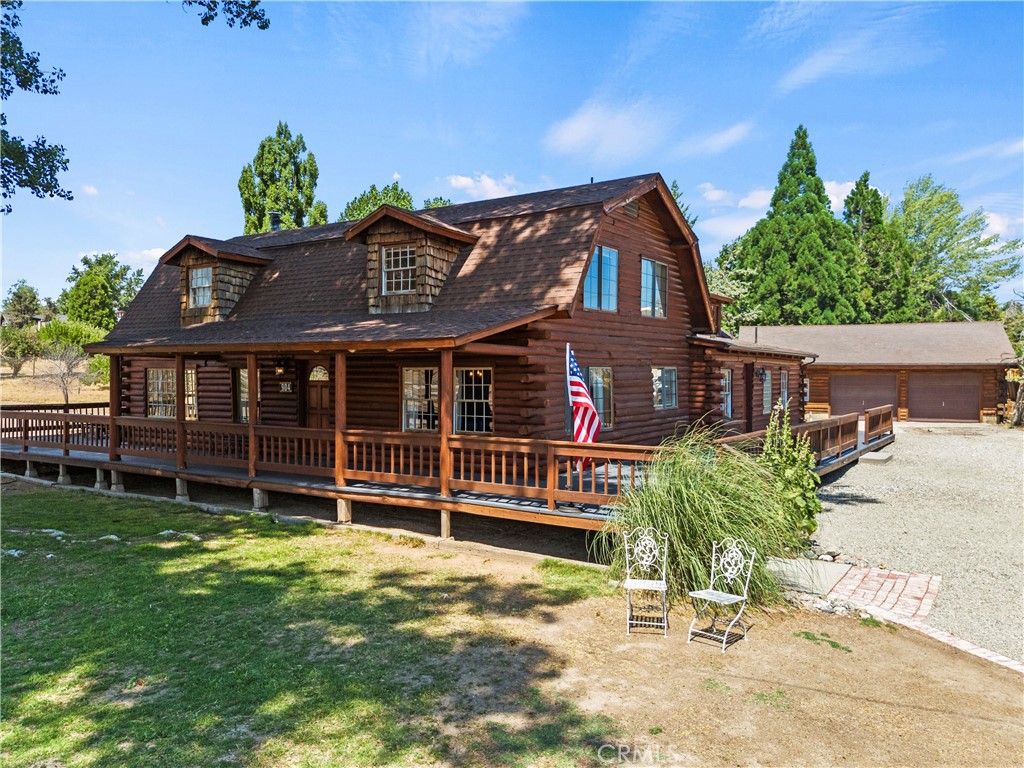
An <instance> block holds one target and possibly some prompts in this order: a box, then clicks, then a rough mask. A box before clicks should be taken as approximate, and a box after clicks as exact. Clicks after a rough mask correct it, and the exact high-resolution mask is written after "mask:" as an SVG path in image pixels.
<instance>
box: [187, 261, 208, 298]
mask: <svg viewBox="0 0 1024 768" xmlns="http://www.w3.org/2000/svg"><path fill="white" fill-rule="evenodd" d="M212 303H213V267H192V269H190V270H189V271H188V305H189V307H208V306H210V304H212Z"/></svg>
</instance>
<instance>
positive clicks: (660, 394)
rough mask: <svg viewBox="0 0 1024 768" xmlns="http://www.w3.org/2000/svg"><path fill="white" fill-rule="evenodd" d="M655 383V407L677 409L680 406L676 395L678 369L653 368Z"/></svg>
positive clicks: (652, 375) (652, 376)
mask: <svg viewBox="0 0 1024 768" xmlns="http://www.w3.org/2000/svg"><path fill="white" fill-rule="evenodd" d="M651 378H652V379H653V381H654V407H655V408H675V407H677V405H678V398H677V395H676V369H675V368H651Z"/></svg>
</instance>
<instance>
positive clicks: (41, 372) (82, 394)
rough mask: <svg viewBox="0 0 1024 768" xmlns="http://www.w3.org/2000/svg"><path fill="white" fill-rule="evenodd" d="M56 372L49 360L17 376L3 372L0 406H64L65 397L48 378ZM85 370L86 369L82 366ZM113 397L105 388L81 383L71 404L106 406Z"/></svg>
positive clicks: (0, 371) (73, 390)
mask: <svg viewBox="0 0 1024 768" xmlns="http://www.w3.org/2000/svg"><path fill="white" fill-rule="evenodd" d="M52 368H53V363H51V362H50V361H49V360H41V359H40V360H36V361H35V362H34V363H33V362H29V363H26V364H25V366H24V367H23V368H22V369H21V373H20V374H19V375H18V376H11V373H10V368H8V367H7V366H3V367H2V368H0V403H3V404H4V405H38V404H44V403H63V402H64V395H63V393H62V392H61V391H60V388H59V387H57V385H56V384H54V383H53V382H52V381H50V380H48V379H46V374H47V373H49V372H50V371H51V370H52ZM83 370H84V366H83ZM109 396H110V393H109V391H108V389H107V387H106V386H104V385H96V386H87V385H84V384H82V383H80V382H78V381H76V382H75V383H74V385H73V386H72V388H71V392H70V393H69V397H70V400H71V402H72V403H100V402H107V400H108V398H109Z"/></svg>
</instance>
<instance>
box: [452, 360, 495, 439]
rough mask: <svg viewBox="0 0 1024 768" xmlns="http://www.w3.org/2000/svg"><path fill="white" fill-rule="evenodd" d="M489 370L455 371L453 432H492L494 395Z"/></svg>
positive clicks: (461, 369)
mask: <svg viewBox="0 0 1024 768" xmlns="http://www.w3.org/2000/svg"><path fill="white" fill-rule="evenodd" d="M493 378H494V374H493V372H492V371H491V369H490V368H456V369H455V431H456V432H486V433H490V432H493V431H494V409H493V398H494V393H493V389H492V387H491V382H492V380H493Z"/></svg>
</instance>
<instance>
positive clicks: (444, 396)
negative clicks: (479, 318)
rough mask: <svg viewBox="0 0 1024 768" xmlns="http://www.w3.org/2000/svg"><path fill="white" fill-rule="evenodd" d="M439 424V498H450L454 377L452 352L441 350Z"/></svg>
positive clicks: (442, 516) (442, 521) (442, 520)
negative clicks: (450, 441)
mask: <svg viewBox="0 0 1024 768" xmlns="http://www.w3.org/2000/svg"><path fill="white" fill-rule="evenodd" d="M440 390H441V391H440V400H441V402H440V410H441V413H440V414H439V416H440V424H439V425H438V426H439V430H438V431H439V433H440V435H441V447H440V452H441V456H440V460H439V470H440V474H441V496H443V497H448V496H451V479H452V449H451V446H450V445H449V438H450V437H451V434H452V418H453V416H454V413H455V408H454V405H453V402H452V401H453V397H454V395H455V376H454V370H453V365H452V351H451V350H450V349H443V350H441V381H440ZM446 514H448V513H447V512H442V513H441V525H442V527H443V526H444V515H446Z"/></svg>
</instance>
